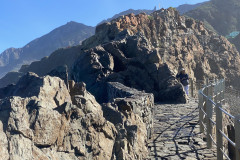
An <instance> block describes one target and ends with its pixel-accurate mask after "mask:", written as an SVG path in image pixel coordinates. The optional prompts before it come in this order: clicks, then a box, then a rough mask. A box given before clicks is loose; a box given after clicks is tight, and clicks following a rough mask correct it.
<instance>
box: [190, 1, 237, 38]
mask: <svg viewBox="0 0 240 160" xmlns="http://www.w3.org/2000/svg"><path fill="white" fill-rule="evenodd" d="M186 15H187V16H190V17H193V18H194V19H198V20H201V21H207V22H208V23H209V24H210V25H211V26H212V27H213V28H214V29H215V30H216V31H217V32H218V33H219V34H221V35H224V36H225V35H228V34H229V33H231V32H233V31H240V19H239V17H240V1H239V0H211V1H210V2H206V3H204V4H203V5H201V6H200V7H198V8H196V9H194V10H191V11H189V12H187V13H186Z"/></svg>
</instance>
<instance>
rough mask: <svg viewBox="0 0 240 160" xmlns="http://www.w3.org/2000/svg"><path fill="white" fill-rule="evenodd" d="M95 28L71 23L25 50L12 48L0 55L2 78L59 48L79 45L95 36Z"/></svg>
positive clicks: (0, 75) (27, 46)
mask: <svg viewBox="0 0 240 160" xmlns="http://www.w3.org/2000/svg"><path fill="white" fill-rule="evenodd" d="M94 30H95V28H94V27H90V26H86V25H84V24H81V23H76V22H69V23H67V24H66V25H63V26H61V27H59V28H57V29H54V30H53V31H51V32H50V33H48V34H46V35H44V36H42V37H40V38H37V39H35V40H33V41H31V42H30V43H28V44H27V45H25V46H24V47H23V48H18V49H15V48H10V49H7V50H5V51H4V52H3V53H2V54H0V77H2V76H4V75H5V74H6V73H7V72H9V71H11V70H18V69H19V68H20V67H21V65H23V64H30V63H31V62H33V61H36V60H40V59H41V58H43V57H45V56H49V55H50V54H51V53H52V52H53V51H55V50H56V49H58V48H63V47H68V46H74V45H79V44H81V42H82V41H83V40H84V39H86V38H88V37H90V36H92V35H93V34H94Z"/></svg>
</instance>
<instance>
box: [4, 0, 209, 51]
mask: <svg viewBox="0 0 240 160" xmlns="http://www.w3.org/2000/svg"><path fill="white" fill-rule="evenodd" d="M203 1H206V0H0V53H1V52H2V51H4V50H5V49H7V48H9V47H15V48H19V47H23V46H24V45H26V44H27V43H28V42H30V41H32V40H33V39H35V38H38V37H40V36H42V35H44V34H46V33H48V32H50V31H51V30H53V29H55V28H57V27H59V26H61V25H64V24H66V23H67V22H69V21H76V22H80V23H84V24H86V25H90V26H95V25H96V24H97V23H99V22H100V21H102V20H104V19H107V18H110V17H112V16H113V15H114V14H117V13H119V12H122V11H125V10H127V9H153V8H154V6H157V7H158V8H159V3H160V6H161V8H162V7H163V8H168V7H170V6H172V7H177V6H179V5H181V4H186V3H187V4H196V3H199V2H203Z"/></svg>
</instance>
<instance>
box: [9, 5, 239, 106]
mask: <svg viewBox="0 0 240 160" xmlns="http://www.w3.org/2000/svg"><path fill="white" fill-rule="evenodd" d="M65 64H66V65H67V66H68V71H69V79H73V80H75V81H77V82H81V81H83V82H85V83H86V84H87V89H88V90H89V91H90V92H91V93H92V94H93V95H94V96H95V97H96V99H97V101H98V102H101V103H102V102H106V101H107V100H106V96H105V95H106V90H107V89H106V88H107V87H106V84H107V82H114V81H116V82H120V83H122V84H124V85H126V86H128V87H133V88H136V89H139V90H145V91H146V92H149V93H154V96H155V99H156V100H160V101H171V102H183V103H184V102H185V101H186V100H185V96H184V92H183V89H182V86H181V85H180V84H179V83H178V82H177V81H176V79H175V75H176V74H177V72H178V69H179V68H181V67H185V69H186V71H187V73H188V74H189V76H190V78H192V79H193V80H194V81H195V80H196V79H198V80H199V79H200V80H202V79H205V78H226V82H227V83H226V84H227V85H233V86H234V87H239V88H240V85H239V83H238V79H239V78H240V77H239V75H240V68H239V67H240V59H239V53H238V51H237V50H236V48H235V47H234V46H233V45H232V44H231V43H230V42H229V41H228V40H227V39H225V38H224V37H222V36H218V35H216V34H215V33H213V32H212V31H209V30H208V29H206V28H205V27H204V24H203V23H202V22H200V21H195V20H193V19H191V18H186V17H184V16H180V15H179V13H178V12H177V11H176V10H175V9H173V8H169V9H166V10H165V9H162V10H159V11H156V12H153V13H152V14H151V15H147V14H144V13H143V14H139V15H134V14H129V15H125V16H122V17H119V18H118V19H115V20H113V21H111V22H108V23H104V24H101V25H99V26H97V28H96V34H95V35H94V36H92V37H90V38H88V39H87V40H85V41H84V42H83V44H82V45H81V46H78V47H72V48H69V49H61V50H58V51H56V52H54V53H53V54H52V55H51V56H49V57H48V58H44V59H42V60H41V61H38V62H34V63H32V64H31V65H29V66H24V67H22V68H21V70H20V72H22V74H25V73H27V72H29V71H31V72H35V73H37V74H38V75H40V76H44V75H46V74H48V73H49V72H50V71H51V70H53V69H55V68H56V67H58V66H62V65H65ZM16 75H17V74H16ZM6 81H7V82H8V84H9V83H10V82H12V80H11V79H8V80H6V79H5V82H6ZM5 85H6V84H5Z"/></svg>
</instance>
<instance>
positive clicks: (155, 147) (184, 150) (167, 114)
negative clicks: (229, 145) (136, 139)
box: [148, 99, 217, 160]
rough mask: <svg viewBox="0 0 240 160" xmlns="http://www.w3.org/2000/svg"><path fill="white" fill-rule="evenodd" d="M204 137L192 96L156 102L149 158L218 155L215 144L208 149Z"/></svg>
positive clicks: (205, 159) (205, 158) (168, 159)
mask: <svg viewBox="0 0 240 160" xmlns="http://www.w3.org/2000/svg"><path fill="white" fill-rule="evenodd" d="M203 137H204V136H203V135H202V134H200V132H199V124H198V106H197V102H196V101H195V100H194V99H191V100H190V102H189V103H188V104H177V105H176V104H155V119H154V135H153V136H152V138H151V139H150V140H149V142H148V146H149V150H150V156H149V159H151V160H179V159H186V160H194V159H203V160H210V159H212V160H213V159H217V158H216V147H213V149H207V147H206V142H205V141H203V139H204V138H203ZM213 146H214V145H213Z"/></svg>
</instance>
